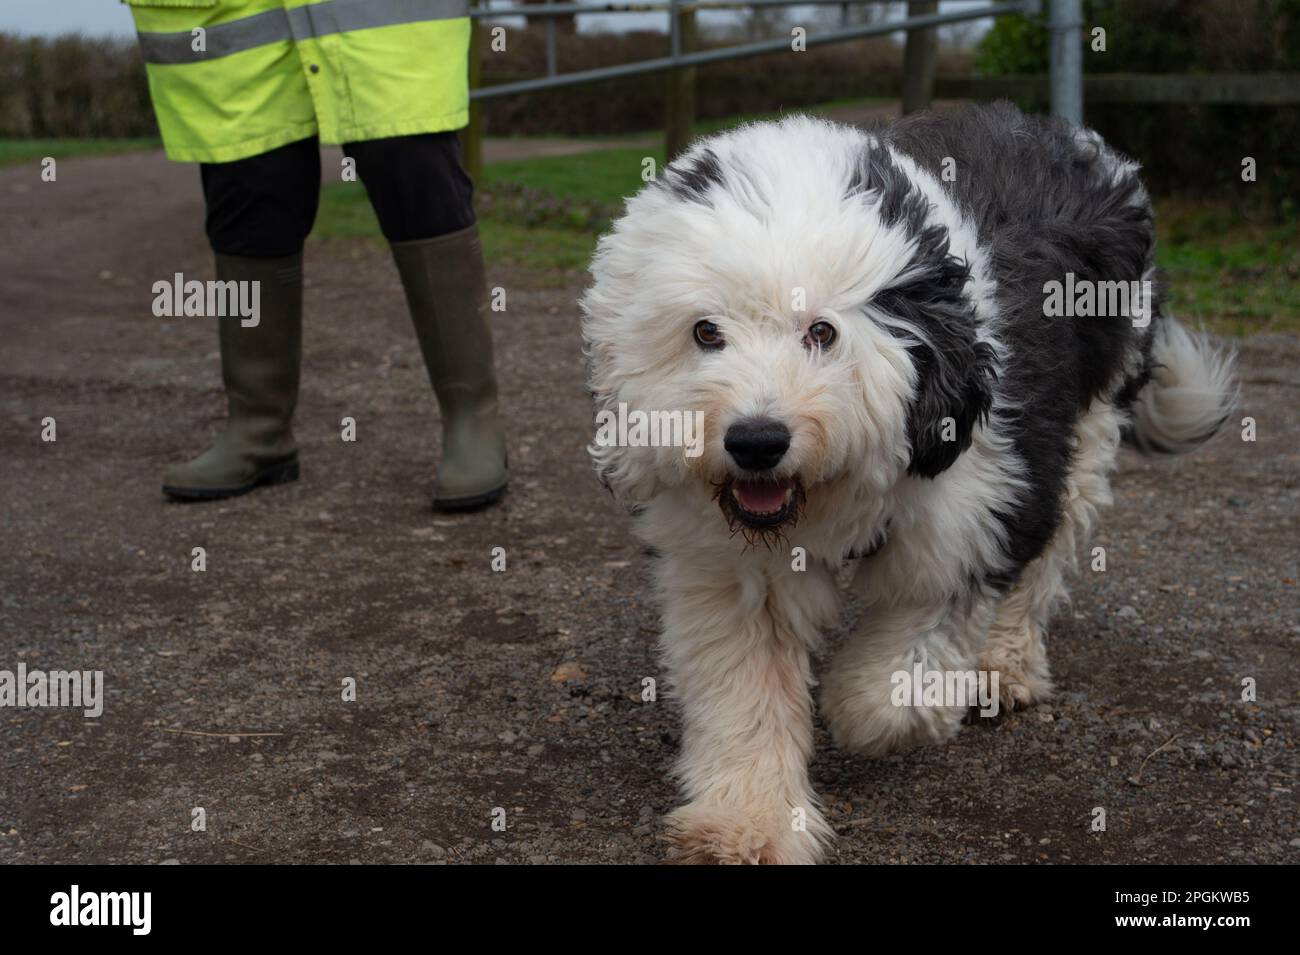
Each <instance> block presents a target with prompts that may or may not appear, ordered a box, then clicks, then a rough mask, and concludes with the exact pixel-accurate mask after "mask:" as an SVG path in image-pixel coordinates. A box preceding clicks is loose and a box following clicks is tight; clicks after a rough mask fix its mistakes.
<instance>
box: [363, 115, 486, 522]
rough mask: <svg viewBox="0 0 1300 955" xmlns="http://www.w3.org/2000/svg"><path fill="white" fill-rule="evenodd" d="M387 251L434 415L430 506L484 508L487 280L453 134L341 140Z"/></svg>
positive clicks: (470, 193)
mask: <svg viewBox="0 0 1300 955" xmlns="http://www.w3.org/2000/svg"><path fill="white" fill-rule="evenodd" d="M343 148H344V152H346V153H347V155H348V156H350V157H352V158H353V159H355V160H356V164H357V172H358V173H359V174H360V177H361V181H362V182H363V183H364V184H365V187H366V191H367V193H368V194H369V196H370V202H371V204H372V205H373V206H374V209H375V214H376V216H378V218H379V226H380V228H381V229H382V230H383V233H384V237H385V238H386V239H388V242H389V244H390V246H391V247H392V250H393V259H394V261H395V262H396V263H397V269H398V272H399V273H400V274H401V277H402V287H403V289H405V291H406V302H407V306H408V307H409V308H410V311H411V319H412V321H413V322H414V323H415V331H416V336H417V337H418V338H419V341H420V351H421V352H422V353H423V354H424V362H425V365H426V367H427V368H428V370H429V380H430V381H431V382H432V383H433V390H434V393H435V394H436V395H437V397H438V405H439V408H440V409H441V411H442V463H441V464H440V465H439V467H438V473H437V477H436V480H435V482H434V490H433V504H434V507H435V508H438V509H441V510H460V509H466V508H473V507H481V506H483V505H486V504H491V503H493V502H494V501H496V500H497V499H498V498H500V497H501V495H502V493H503V492H504V491H505V487H506V456H505V436H504V433H503V431H502V428H501V420H500V414H499V411H498V408H497V384H496V375H495V372H494V369H493V361H492V332H491V329H490V328H489V326H488V321H487V281H486V279H485V277H484V270H483V250H482V247H481V245H480V244H479V236H478V226H477V225H476V224H475V219H474V206H473V184H472V183H471V181H470V178H469V176H468V175H467V174H466V173H465V170H464V168H463V167H462V166H461V162H460V147H459V145H458V143H457V140H456V134H455V133H426V134H421V135H418V136H398V137H393V138H390V139H376V140H369V141H367V142H360V143H349V144H347V145H345V146H344V147H343Z"/></svg>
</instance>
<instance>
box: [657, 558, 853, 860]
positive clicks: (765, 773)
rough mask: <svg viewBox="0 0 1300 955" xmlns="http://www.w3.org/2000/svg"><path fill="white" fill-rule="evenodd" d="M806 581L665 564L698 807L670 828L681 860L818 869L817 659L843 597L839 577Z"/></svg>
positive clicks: (692, 804)
mask: <svg viewBox="0 0 1300 955" xmlns="http://www.w3.org/2000/svg"><path fill="white" fill-rule="evenodd" d="M798 576H799V577H800V578H802V579H801V580H798V581H795V580H792V579H791V577H790V575H786V576H785V577H784V578H783V579H780V578H778V579H771V580H769V579H768V577H767V575H766V574H764V573H763V571H762V570H761V569H759V568H757V567H755V566H746V567H727V566H725V564H721V565H720V563H719V561H718V560H717V558H716V555H715V556H714V557H713V558H712V559H709V560H705V559H702V558H701V559H690V558H683V557H681V556H670V557H668V558H667V564H666V566H665V568H664V569H663V573H662V574H661V577H660V592H661V596H662V597H663V602H664V608H665V609H664V623H665V632H664V636H663V648H664V651H665V657H666V662H667V664H668V667H669V676H670V679H671V683H672V686H673V688H674V691H675V693H676V695H677V696H678V697H679V698H680V701H681V707H682V713H683V718H684V723H685V725H684V729H683V733H682V753H681V757H680V760H679V762H678V766H677V775H678V776H679V778H680V780H681V783H682V787H683V788H684V789H685V791H686V795H687V796H688V798H689V800H690V801H689V802H688V803H687V804H686V805H685V806H682V807H681V808H679V809H677V810H675V811H674V812H672V813H671V814H669V816H668V819H667V828H668V838H669V839H670V841H671V842H672V843H673V850H672V853H671V856H670V859H671V861H675V862H687V863H813V862H816V861H817V860H818V859H819V858H820V856H821V853H822V846H823V844H824V843H825V842H826V841H827V840H828V839H829V838H830V836H831V835H832V831H831V828H830V826H829V825H828V824H827V823H826V822H825V820H824V819H823V818H822V816H821V814H820V812H819V811H818V807H817V797H816V796H815V795H814V793H813V791H812V788H811V786H810V783H809V780H808V768H807V766H808V760H809V759H810V758H811V756H812V749H813V735H812V700H811V695H810V687H811V686H812V683H813V676H812V669H811V665H810V662H809V651H810V650H811V648H812V645H813V644H814V643H815V642H816V641H817V639H818V630H819V627H820V626H821V625H823V624H824V621H825V618H826V617H828V616H829V614H830V613H832V612H833V611H834V608H836V606H837V600H838V598H837V595H836V593H835V588H834V583H833V581H832V580H831V578H830V576H829V574H825V575H819V574H818V573H816V572H814V571H812V570H811V569H810V570H809V572H808V573H807V574H800V575H798Z"/></svg>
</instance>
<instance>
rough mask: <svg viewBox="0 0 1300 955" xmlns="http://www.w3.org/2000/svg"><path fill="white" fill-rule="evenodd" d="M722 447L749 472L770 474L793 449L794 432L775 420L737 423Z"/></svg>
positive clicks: (728, 432) (725, 438) (729, 430)
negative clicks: (771, 469)
mask: <svg viewBox="0 0 1300 955" xmlns="http://www.w3.org/2000/svg"><path fill="white" fill-rule="evenodd" d="M722 446H723V447H724V448H726V449H727V453H728V454H730V455H731V459H732V460H733V461H735V462H736V464H738V465H740V467H742V468H744V469H745V470H746V471H766V470H767V469H768V468H774V467H776V466H777V465H778V464H780V463H781V458H783V457H785V452H786V451H788V450H789V449H790V429H789V428H787V427H786V426H785V425H783V424H782V423H781V422H779V421H772V420H771V419H762V420H751V421H737V422H736V423H735V424H733V425H732V426H731V427H730V428H728V429H727V434H726V436H725V437H724V438H723V439H722Z"/></svg>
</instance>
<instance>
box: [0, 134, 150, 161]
mask: <svg viewBox="0 0 1300 955" xmlns="http://www.w3.org/2000/svg"><path fill="white" fill-rule="evenodd" d="M161 147H162V140H160V139H157V138H156V137H152V138H150V137H146V138H144V139H0V166H14V165H17V164H19V163H24V162H29V161H32V160H36V161H38V162H39V161H40V160H41V159H44V158H45V157H46V156H52V157H54V158H55V159H63V158H65V157H68V156H105V155H108V154H110V153H133V152H140V151H141V150H144V149H159V148H161Z"/></svg>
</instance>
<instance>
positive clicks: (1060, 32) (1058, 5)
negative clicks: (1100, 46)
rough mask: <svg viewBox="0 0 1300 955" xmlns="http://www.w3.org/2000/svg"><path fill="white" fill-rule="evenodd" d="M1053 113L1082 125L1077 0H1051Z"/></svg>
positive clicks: (1080, 29)
mask: <svg viewBox="0 0 1300 955" xmlns="http://www.w3.org/2000/svg"><path fill="white" fill-rule="evenodd" d="M1050 2H1051V8H1050V10H1049V13H1048V17H1049V19H1048V24H1047V27H1048V30H1049V31H1050V34H1051V43H1052V48H1051V88H1052V115H1053V116H1060V117H1061V118H1062V119H1068V120H1069V121H1070V122H1072V123H1074V125H1076V126H1082V125H1083V13H1082V12H1081V10H1080V3H1079V0H1050Z"/></svg>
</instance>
